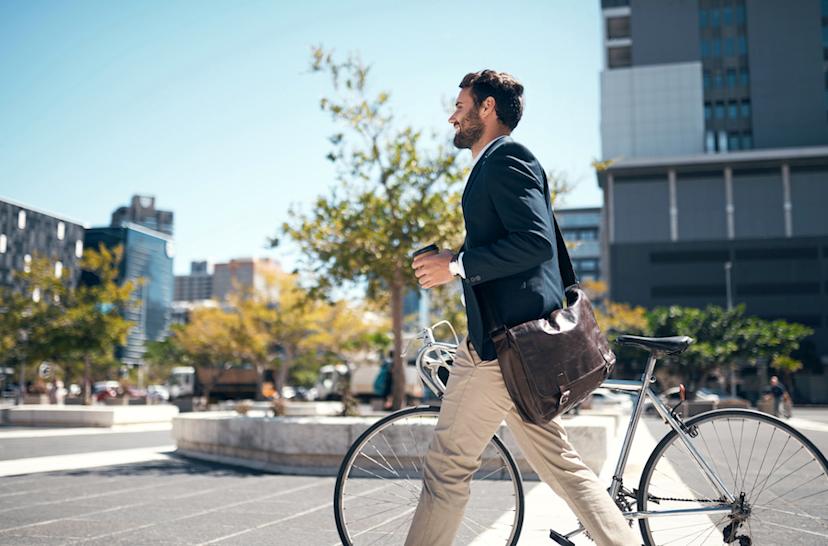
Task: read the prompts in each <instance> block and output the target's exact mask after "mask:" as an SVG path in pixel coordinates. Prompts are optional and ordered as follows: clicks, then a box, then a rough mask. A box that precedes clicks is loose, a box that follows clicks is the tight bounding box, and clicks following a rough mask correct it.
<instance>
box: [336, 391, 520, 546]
mask: <svg viewBox="0 0 828 546" xmlns="http://www.w3.org/2000/svg"><path fill="white" fill-rule="evenodd" d="M439 412H440V408H439V407H432V406H419V407H416V408H406V409H403V410H400V411H398V412H395V413H392V414H391V415H389V416H387V417H385V418H383V419H382V420H380V421H378V422H376V423H374V424H373V425H372V426H371V427H370V428H368V429H367V430H366V431H365V432H364V433H362V435H361V436H360V437H359V438H357V440H356V441H355V442H354V444H353V445H352V446H351V449H350V450H348V453H347V455H346V456H345V459H344V460H343V461H342V465H341V466H340V469H339V474H338V475H337V477H336V487H335V489H334V517H335V518H336V528H337V530H338V531H339V537H340V539H341V540H342V543H343V544H344V545H345V546H353V545H360V544H383V545H396V544H403V543H404V542H405V538H406V536H407V534H408V528H409V527H410V525H411V520H412V518H413V516H414V510H415V509H416V508H417V503H418V501H419V498H420V491H421V489H422V469H423V463H424V460H425V455H426V452H427V451H428V448H429V445H431V439H432V437H433V435H434V428H435V425H436V424H437V416H438V415H439ZM481 461H482V462H481V465H480V469H479V470H478V471H477V472H476V473H475V475H474V478H473V479H472V482H471V495H470V497H469V502H468V504H467V505H466V511H465V514H464V517H463V521H462V524H461V526H460V530H459V532H458V535H457V538H456V539H455V542H454V544H457V545H460V544H471V543H472V542H473V541H475V540H476V539H478V538H481V537H482V538H484V540H485V543H486V544H493V545H498V544H505V545H514V544H517V541H518V537H519V536H520V530H521V526H522V525H523V485H522V482H521V479H520V472H519V470H518V467H517V465H516V464H515V461H514V459H513V458H512V455H511V454H510V453H509V451H508V450H507V449H506V447H505V446H504V445H503V442H501V440H500V438H498V437H497V436H494V437H492V440H491V441H490V442H489V445H488V447H487V448H486V450H485V451H484V453H483V455H482V457H481Z"/></svg>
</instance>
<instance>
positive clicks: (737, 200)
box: [598, 0, 828, 402]
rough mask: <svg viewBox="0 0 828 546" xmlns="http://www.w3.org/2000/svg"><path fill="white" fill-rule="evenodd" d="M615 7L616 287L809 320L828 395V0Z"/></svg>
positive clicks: (807, 394)
mask: <svg viewBox="0 0 828 546" xmlns="http://www.w3.org/2000/svg"><path fill="white" fill-rule="evenodd" d="M601 4H602V8H603V9H602V25H603V31H604V32H603V49H604V70H603V72H602V74H601V116H602V119H601V132H602V148H603V149H602V156H603V159H604V160H612V162H611V163H610V164H609V167H608V168H607V170H606V171H603V172H600V173H599V177H598V178H599V183H600V184H601V187H602V188H603V191H604V207H603V209H604V222H605V229H604V233H603V235H602V242H603V245H604V252H603V253H602V255H603V262H602V270H603V271H604V272H605V273H606V275H605V277H606V280H607V281H608V282H609V287H610V295H611V298H612V299H613V300H615V301H623V302H628V303H632V304H636V305H644V306H647V307H655V306H665V305H671V304H677V305H685V306H694V307H702V306H705V305H708V304H715V305H720V306H723V307H724V306H726V305H727V304H728V299H729V300H730V303H732V304H734V305H735V304H744V305H745V306H746V308H747V312H748V313H749V314H752V315H757V316H760V317H763V318H768V319H775V318H782V319H786V320H790V321H795V322H799V323H803V324H806V325H808V326H810V327H812V328H814V330H815V335H814V336H812V337H811V338H810V339H808V340H806V342H805V343H804V344H803V347H802V352H803V356H802V358H803V359H805V360H806V366H807V370H808V372H807V373H811V374H815V375H809V376H808V377H809V379H808V380H807V381H798V382H797V385H796V387H797V394H798V396H799V397H800V400H804V401H811V402H826V401H828V379H826V378H828V374H824V373H820V372H821V370H820V369H819V368H820V367H824V366H828V214H826V213H825V207H826V204H828V93H827V92H826V85H828V79H826V68H828V64H826V61H827V60H828V2H821V1H820V0H798V1H796V2H767V1H761V0H716V1H714V0H628V1H621V0H615V1H612V0H604V1H602V2H601ZM728 287H730V290H728ZM804 375H806V374H802V373H801V374H800V376H804Z"/></svg>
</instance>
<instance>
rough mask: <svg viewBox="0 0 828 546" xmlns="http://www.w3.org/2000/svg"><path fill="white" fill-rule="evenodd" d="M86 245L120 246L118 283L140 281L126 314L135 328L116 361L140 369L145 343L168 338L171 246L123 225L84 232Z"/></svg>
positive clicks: (155, 234) (153, 233) (161, 236)
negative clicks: (120, 258) (134, 302)
mask: <svg viewBox="0 0 828 546" xmlns="http://www.w3.org/2000/svg"><path fill="white" fill-rule="evenodd" d="M85 244H86V246H88V247H93V248H97V247H98V245H99V244H103V245H104V246H105V247H107V248H115V247H117V246H119V245H122V246H123V248H124V254H123V261H122V262H121V273H120V278H119V281H121V282H124V281H139V280H141V281H142V284H141V285H140V286H139V288H138V289H137V291H136V294H135V300H136V305H134V306H132V307H130V308H129V309H128V310H127V312H126V318H127V319H129V320H130V321H132V322H133V323H134V324H135V326H134V327H133V328H132V330H130V332H129V335H128V338H127V343H126V346H124V347H122V348H120V349H119V350H118V357H119V358H120V359H121V361H122V362H124V363H125V364H128V365H133V366H134V365H140V364H142V362H143V355H144V353H145V352H146V343H147V342H148V341H160V340H162V339H164V338H165V337H166V336H167V333H168V328H169V324H170V305H171V303H172V298H173V287H174V283H173V244H172V238H171V237H170V236H169V235H166V234H164V233H161V232H159V231H155V230H151V229H148V228H146V227H144V226H140V225H137V224H132V223H128V222H124V223H122V224H121V226H120V227H98V228H91V229H88V230H87V231H86V239H85Z"/></svg>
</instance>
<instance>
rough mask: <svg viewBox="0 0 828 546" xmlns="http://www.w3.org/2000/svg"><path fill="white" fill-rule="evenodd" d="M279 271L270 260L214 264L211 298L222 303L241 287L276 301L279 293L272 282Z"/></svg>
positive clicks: (249, 259) (241, 260) (258, 259)
mask: <svg viewBox="0 0 828 546" xmlns="http://www.w3.org/2000/svg"><path fill="white" fill-rule="evenodd" d="M281 271H282V268H281V266H280V265H279V263H278V262H276V261H274V260H271V259H270V258H240V259H233V260H230V261H229V262H227V263H220V264H216V265H215V267H214V268H213V298H215V299H216V300H218V301H224V300H226V299H227V297H228V295H229V294H230V293H231V292H232V291H233V290H234V289H235V288H236V287H241V288H252V289H253V290H255V291H257V292H260V293H263V294H266V295H267V296H268V297H269V298H270V299H272V300H273V301H276V300H277V299H278V298H279V291H278V288H277V287H276V286H274V285H273V283H272V280H273V278H274V277H275V276H276V275H278V274H279V273H281Z"/></svg>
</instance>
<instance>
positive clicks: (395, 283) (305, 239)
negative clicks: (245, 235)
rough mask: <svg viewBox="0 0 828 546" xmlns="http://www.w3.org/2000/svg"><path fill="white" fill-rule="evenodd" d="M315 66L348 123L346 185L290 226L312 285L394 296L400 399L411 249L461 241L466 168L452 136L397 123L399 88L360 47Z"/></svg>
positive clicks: (338, 115)
mask: <svg viewBox="0 0 828 546" xmlns="http://www.w3.org/2000/svg"><path fill="white" fill-rule="evenodd" d="M310 67H311V71H312V72H315V73H325V74H327V75H328V76H329V77H330V79H331V82H332V84H333V94H332V96H330V97H325V98H323V99H322V100H321V102H320V107H321V109H322V110H323V111H324V112H327V113H329V114H330V115H331V117H332V118H333V120H334V121H335V122H336V123H337V124H338V125H339V126H341V127H342V128H343V132H338V133H336V134H334V135H332V136H331V138H330V142H331V144H332V146H333V150H332V151H331V152H330V153H329V154H328V156H327V157H328V159H329V160H330V161H332V162H333V163H334V164H335V165H336V167H337V174H336V187H335V189H334V190H333V191H332V192H331V194H330V195H329V196H327V197H319V198H318V199H317V200H316V203H315V204H314V207H313V210H312V211H311V212H309V213H302V212H300V211H298V210H296V209H292V210H291V213H290V221H289V222H286V223H285V224H284V225H283V226H282V233H283V234H284V235H286V236H288V237H289V238H290V239H292V240H294V241H295V242H296V243H298V245H299V247H300V249H301V250H302V252H303V255H304V257H305V259H304V260H303V261H302V262H301V263H300V268H302V269H304V270H305V271H306V272H307V273H308V274H309V275H308V278H309V279H310V281H309V282H310V284H311V285H312V286H311V292H312V294H315V295H319V294H329V293H330V290H331V289H332V288H333V287H336V286H337V285H338V284H341V283H356V284H357V285H359V286H361V287H364V288H365V291H366V294H367V296H368V297H369V298H370V299H373V300H375V301H384V302H388V303H389V304H390V311H391V322H392V330H393V337H394V364H393V369H394V371H395V373H394V388H393V393H394V407H395V408H399V407H401V406H402V402H403V399H404V391H405V380H404V374H403V362H402V358H401V353H402V326H403V313H402V301H403V295H404V293H405V290H406V289H408V288H415V287H416V286H417V285H416V279H415V277H414V275H413V271H412V270H411V267H410V264H411V252H412V251H413V250H415V249H416V248H417V247H419V246H424V245H426V244H429V243H432V242H434V243H438V244H440V245H441V246H444V247H447V248H458V247H459V246H460V243H461V240H460V237H461V233H462V212H461V206H460V198H461V195H460V191H459V183H460V182H461V180H462V174H463V169H462V168H461V167H460V165H459V164H458V162H457V161H456V156H455V154H454V153H450V152H449V150H448V148H447V145H445V144H434V145H433V146H427V145H426V143H425V142H424V137H423V133H422V131H420V130H418V129H415V128H413V127H411V126H405V127H401V128H396V127H395V126H394V123H393V122H394V118H393V115H392V113H391V111H390V106H389V103H388V99H389V94H388V93H387V92H385V91H381V92H378V93H376V94H372V92H371V91H370V90H369V88H368V74H369V67H368V66H366V65H365V64H363V62H362V61H361V60H360V59H359V58H358V57H357V56H354V55H352V56H349V57H348V58H347V59H346V60H344V61H338V60H336V59H334V56H333V54H332V53H331V52H326V51H325V50H324V49H322V48H321V47H318V48H314V49H313V50H312V58H311V63H310ZM277 241H278V240H277V239H276V240H274V242H277Z"/></svg>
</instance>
